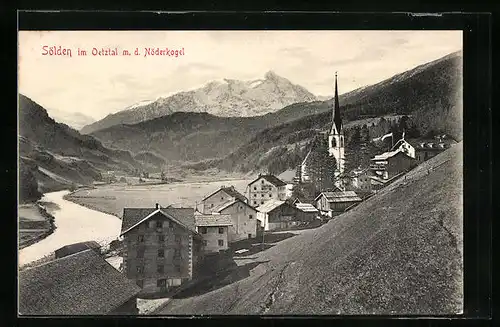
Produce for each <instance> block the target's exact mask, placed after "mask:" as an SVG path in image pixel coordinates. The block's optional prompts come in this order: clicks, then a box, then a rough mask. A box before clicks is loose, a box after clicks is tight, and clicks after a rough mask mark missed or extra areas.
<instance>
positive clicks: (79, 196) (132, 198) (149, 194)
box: [67, 179, 253, 217]
mask: <svg viewBox="0 0 500 327" xmlns="http://www.w3.org/2000/svg"><path fill="white" fill-rule="evenodd" d="M252 180H253V179H239V180H228V181H212V182H192V183H172V184H163V185H147V186H145V185H136V186H128V185H125V184H115V185H106V186H99V187H97V188H95V189H82V190H79V191H76V192H75V193H73V194H72V195H71V196H69V197H67V199H68V200H71V201H73V202H76V203H78V204H81V205H84V206H86V207H88V208H91V209H94V210H99V211H101V212H105V213H108V214H112V215H115V216H118V217H121V216H122V214H123V208H125V207H153V206H154V205H155V203H159V204H160V205H161V206H167V205H174V206H183V207H192V208H194V206H195V204H196V202H201V200H202V199H203V197H205V196H206V195H208V194H210V193H211V192H213V191H215V190H217V189H218V188H219V187H221V186H230V185H233V186H234V187H235V188H236V189H237V190H238V191H240V192H241V193H245V190H246V187H247V185H248V183H249V182H251V181H252Z"/></svg>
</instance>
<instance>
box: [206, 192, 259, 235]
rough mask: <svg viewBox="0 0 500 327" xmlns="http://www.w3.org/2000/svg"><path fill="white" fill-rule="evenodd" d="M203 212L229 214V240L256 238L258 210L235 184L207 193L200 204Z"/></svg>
mask: <svg viewBox="0 0 500 327" xmlns="http://www.w3.org/2000/svg"><path fill="white" fill-rule="evenodd" d="M198 207H199V209H198V211H199V212H200V213H201V214H205V215H207V214H212V215H229V216H230V217H231V221H232V225H230V226H229V227H228V242H235V241H239V240H243V239H249V238H254V237H255V236H256V233H257V222H256V220H257V210H255V208H254V207H252V206H251V205H249V204H248V203H247V198H246V197H245V196H244V195H243V194H241V193H240V192H238V191H237V190H236V189H235V188H234V186H230V187H221V188H220V189H218V190H216V191H214V192H212V193H210V194H209V195H207V196H206V197H205V198H204V199H203V200H202V203H201V206H198Z"/></svg>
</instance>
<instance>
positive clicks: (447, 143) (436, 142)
mask: <svg viewBox="0 0 500 327" xmlns="http://www.w3.org/2000/svg"><path fill="white" fill-rule="evenodd" d="M408 142H409V143H410V144H411V145H412V146H413V147H414V149H415V157H414V158H415V159H417V161H418V162H419V163H421V162H424V161H426V160H428V159H430V158H432V157H434V156H436V155H437V154H439V153H441V152H443V151H445V150H447V149H449V148H450V147H451V146H452V145H453V144H455V143H456V142H455V141H454V140H452V139H449V138H446V137H443V136H442V137H439V138H437V139H420V140H409V141H408Z"/></svg>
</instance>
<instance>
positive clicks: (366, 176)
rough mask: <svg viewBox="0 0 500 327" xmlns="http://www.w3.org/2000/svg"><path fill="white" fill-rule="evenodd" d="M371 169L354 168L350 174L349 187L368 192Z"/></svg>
mask: <svg viewBox="0 0 500 327" xmlns="http://www.w3.org/2000/svg"><path fill="white" fill-rule="evenodd" d="M370 176H372V173H371V171H370V170H369V169H368V168H367V169H356V170H354V171H352V172H351V174H350V176H349V177H350V187H349V188H352V190H357V191H360V192H366V193H370V192H371V191H372V183H371V178H370Z"/></svg>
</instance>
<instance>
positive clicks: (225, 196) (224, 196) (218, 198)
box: [197, 186, 247, 214]
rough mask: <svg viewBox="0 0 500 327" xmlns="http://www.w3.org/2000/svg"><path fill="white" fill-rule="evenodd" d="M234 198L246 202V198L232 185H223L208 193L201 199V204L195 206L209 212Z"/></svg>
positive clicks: (205, 212) (202, 211) (203, 211)
mask: <svg viewBox="0 0 500 327" xmlns="http://www.w3.org/2000/svg"><path fill="white" fill-rule="evenodd" d="M234 200H239V201H241V202H245V203H246V202H247V198H246V197H245V196H244V195H243V194H241V193H240V192H238V191H237V190H236V189H235V188H234V186H229V187H225V186H222V187H221V188H219V189H217V190H216V191H214V192H212V193H210V194H209V195H207V196H206V197H204V198H203V200H201V206H198V207H197V210H198V211H200V212H201V213H204V214H209V213H212V212H214V210H215V208H217V207H219V206H220V205H222V204H224V203H229V202H231V201H234Z"/></svg>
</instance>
